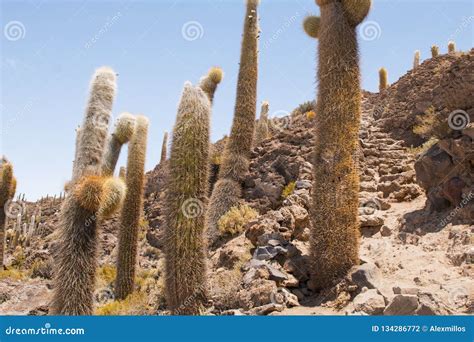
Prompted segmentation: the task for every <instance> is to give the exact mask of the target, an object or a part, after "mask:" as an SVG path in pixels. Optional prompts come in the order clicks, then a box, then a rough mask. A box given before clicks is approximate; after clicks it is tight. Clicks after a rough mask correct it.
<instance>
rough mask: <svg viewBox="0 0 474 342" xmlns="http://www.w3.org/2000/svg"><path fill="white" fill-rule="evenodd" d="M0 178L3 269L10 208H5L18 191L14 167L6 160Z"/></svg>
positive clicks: (0, 245) (0, 263) (0, 170)
mask: <svg viewBox="0 0 474 342" xmlns="http://www.w3.org/2000/svg"><path fill="white" fill-rule="evenodd" d="M0 177H1V178H0V267H3V256H4V255H3V254H4V250H5V226H6V221H7V211H8V208H5V206H6V204H7V202H8V201H10V200H12V199H13V197H14V196H15V190H16V179H15V177H14V176H13V166H12V164H11V163H9V162H8V161H7V160H6V159H5V158H3V160H2V164H1V165H0ZM19 215H20V214H19Z"/></svg>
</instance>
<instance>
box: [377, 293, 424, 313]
mask: <svg viewBox="0 0 474 342" xmlns="http://www.w3.org/2000/svg"><path fill="white" fill-rule="evenodd" d="M417 308H418V297H417V296H414V295H404V294H399V295H396V296H395V297H393V299H392V301H391V302H390V303H389V304H388V305H387V307H386V308H385V310H384V311H383V314H384V315H386V316H388V315H396V316H403V315H412V314H414V313H415V311H416V309H417Z"/></svg>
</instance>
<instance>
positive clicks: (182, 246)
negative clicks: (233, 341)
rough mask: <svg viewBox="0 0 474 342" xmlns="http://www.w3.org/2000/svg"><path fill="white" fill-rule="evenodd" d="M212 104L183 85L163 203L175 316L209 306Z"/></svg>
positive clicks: (169, 292)
mask: <svg viewBox="0 0 474 342" xmlns="http://www.w3.org/2000/svg"><path fill="white" fill-rule="evenodd" d="M210 113H211V104H210V101H209V99H208V97H207V95H206V94H205V93H204V92H203V91H202V89H201V88H200V87H194V86H192V85H191V84H190V83H188V82H187V83H186V84H185V85H184V90H183V94H182V96H181V100H180V104H179V107H178V113H177V116H176V123H175V125H174V128H173V133H172V142H171V151H170V152H171V153H170V159H169V176H168V180H167V184H166V189H167V191H166V197H165V204H166V205H165V206H164V207H165V208H166V209H165V241H166V243H165V272H166V276H165V294H166V302H167V305H168V308H169V309H170V310H171V311H172V313H173V314H180V315H198V314H200V313H201V309H202V307H203V305H204V304H205V302H206V297H207V280H206V250H205V245H206V242H205V235H204V231H205V229H204V228H205V220H204V218H205V215H204V214H205V210H206V205H207V193H208V188H209V157H210V143H209V131H210V128H209V125H210Z"/></svg>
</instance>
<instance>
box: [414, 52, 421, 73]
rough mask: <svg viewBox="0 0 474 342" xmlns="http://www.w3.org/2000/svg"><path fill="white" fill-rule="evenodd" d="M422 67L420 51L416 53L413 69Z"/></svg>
mask: <svg viewBox="0 0 474 342" xmlns="http://www.w3.org/2000/svg"><path fill="white" fill-rule="evenodd" d="M419 65H420V50H416V51H415V56H414V57H413V69H416V68H418V66H419Z"/></svg>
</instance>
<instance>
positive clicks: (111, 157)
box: [102, 113, 135, 176]
mask: <svg viewBox="0 0 474 342" xmlns="http://www.w3.org/2000/svg"><path fill="white" fill-rule="evenodd" d="M134 128H135V117H134V116H133V115H132V114H129V113H123V114H121V115H120V116H119V117H118V119H117V123H116V125H115V130H114V132H113V133H112V135H111V136H110V137H109V139H108V142H107V148H106V151H105V155H104V160H103V162H102V175H103V176H112V175H113V174H114V171H115V166H116V165H117V161H118V159H119V156H120V151H121V149H122V146H123V145H124V144H126V143H128V141H129V140H130V138H131V137H132V134H133V130H134Z"/></svg>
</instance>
